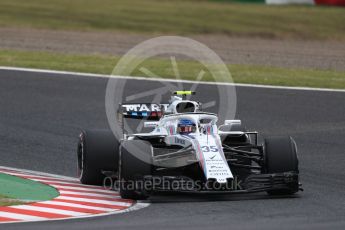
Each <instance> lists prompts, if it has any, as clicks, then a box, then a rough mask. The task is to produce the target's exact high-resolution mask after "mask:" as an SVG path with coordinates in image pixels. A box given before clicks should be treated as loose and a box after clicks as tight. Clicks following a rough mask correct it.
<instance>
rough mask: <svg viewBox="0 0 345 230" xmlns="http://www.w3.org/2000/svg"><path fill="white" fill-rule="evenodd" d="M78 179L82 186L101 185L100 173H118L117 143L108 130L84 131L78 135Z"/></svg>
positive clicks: (102, 176) (101, 176) (101, 177)
mask: <svg viewBox="0 0 345 230" xmlns="http://www.w3.org/2000/svg"><path fill="white" fill-rule="evenodd" d="M77 157H78V177H79V180H80V182H81V183H82V184H90V185H102V184H103V180H104V177H105V176H104V175H103V174H102V171H113V172H117V171H118V161H119V141H118V140H117V139H116V138H115V136H114V134H113V133H112V132H111V131H109V130H85V131H82V132H81V134H80V135H79V142H78V151H77Z"/></svg>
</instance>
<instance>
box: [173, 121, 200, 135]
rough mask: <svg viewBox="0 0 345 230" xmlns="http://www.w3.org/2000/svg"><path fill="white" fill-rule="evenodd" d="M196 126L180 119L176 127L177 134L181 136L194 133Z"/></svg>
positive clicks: (191, 122)
mask: <svg viewBox="0 0 345 230" xmlns="http://www.w3.org/2000/svg"><path fill="white" fill-rule="evenodd" d="M195 130H196V124H195V123H194V122H193V121H191V120H188V119H181V120H180V121H179V123H178V125H177V132H178V133H181V134H186V133H194V132H195Z"/></svg>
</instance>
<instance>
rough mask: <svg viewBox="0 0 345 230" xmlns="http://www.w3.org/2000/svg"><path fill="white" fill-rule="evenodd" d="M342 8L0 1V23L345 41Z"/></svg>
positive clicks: (178, 1) (177, 0)
mask: <svg viewBox="0 0 345 230" xmlns="http://www.w3.org/2000/svg"><path fill="white" fill-rule="evenodd" d="M344 21H345V10H344V9H343V8H341V7H319V6H318V7H315V6H306V5H304V6H301V5H298V6H297V5H285V6H274V5H270V6H268V5H264V4H249V5H248V4H240V3H224V2H214V1H200V0H199V1H196V0H174V1H167V0H145V1H142V0H128V1H123V0H99V1H94V0H73V1H70V0H49V1H46V0H30V1H27V0H1V1H0V26H2V27H34V28H47V29H67V30H69V29H70V30H105V31H128V32H135V33H136V32H142V33H159V34H161V33H164V34H207V33H218V34H228V35H239V36H259V37H270V38H302V39H336V40H345V23H344Z"/></svg>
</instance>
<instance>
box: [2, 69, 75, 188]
mask: <svg viewBox="0 0 345 230" xmlns="http://www.w3.org/2000/svg"><path fill="white" fill-rule="evenodd" d="M0 69H1V68H0ZM1 169H4V170H10V171H17V172H18V173H27V174H31V175H37V176H46V177H54V178H58V179H66V180H75V181H78V179H77V178H75V177H68V176H61V175H57V174H52V173H44V172H38V171H33V170H27V169H19V168H13V167H6V166H0V170H1Z"/></svg>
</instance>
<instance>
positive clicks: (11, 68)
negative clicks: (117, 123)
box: [0, 66, 345, 92]
mask: <svg viewBox="0 0 345 230" xmlns="http://www.w3.org/2000/svg"><path fill="white" fill-rule="evenodd" d="M0 70H10V71H23V72H36V73H51V74H59V75H75V76H84V77H98V78H116V79H134V80H142V81H160V82H176V83H191V84H193V83H195V81H190V80H175V79H163V78H145V77H132V76H114V75H105V74H93V73H80V72H69V71H58V70H46V69H31V68H19V67H8V66H0ZM49 77H52V76H49ZM198 83H199V84H204V85H233V86H238V87H253V88H267V89H285V90H304V91H324V92H345V89H327V88H310V87H292V86H273V85H256V84H243V83H226V82H198Z"/></svg>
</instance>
